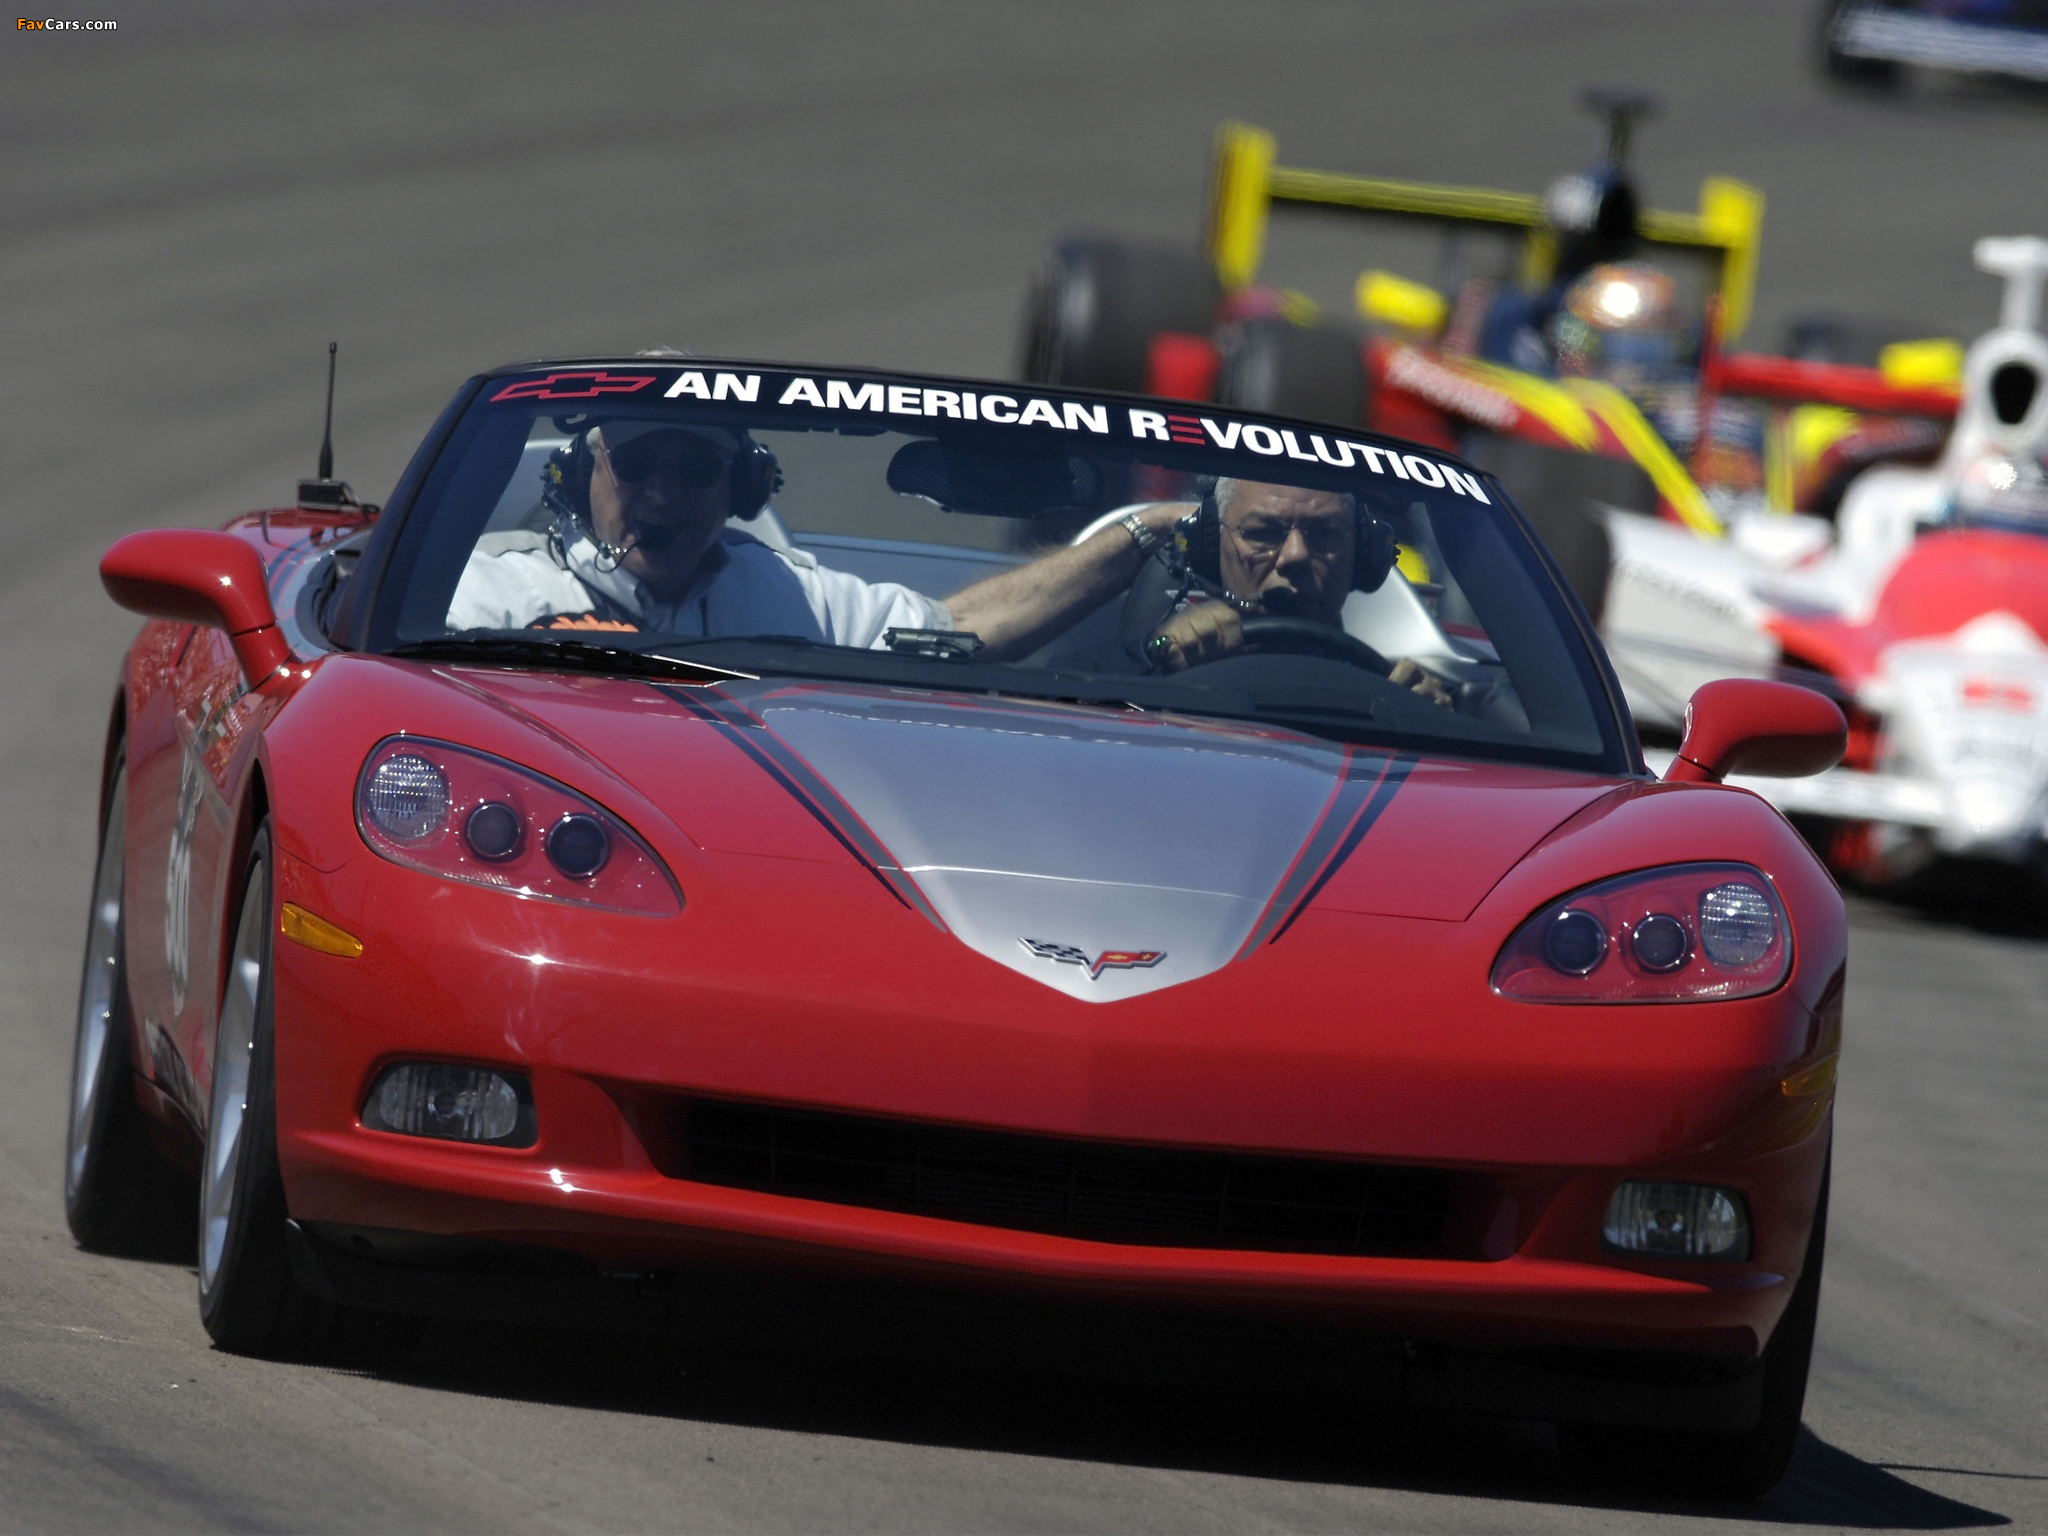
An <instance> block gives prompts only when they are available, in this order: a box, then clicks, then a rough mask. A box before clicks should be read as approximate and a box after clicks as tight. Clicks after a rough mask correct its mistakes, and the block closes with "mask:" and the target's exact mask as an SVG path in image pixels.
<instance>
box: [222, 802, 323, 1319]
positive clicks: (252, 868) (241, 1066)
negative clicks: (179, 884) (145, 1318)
mask: <svg viewBox="0 0 2048 1536" xmlns="http://www.w3.org/2000/svg"><path fill="white" fill-rule="evenodd" d="M240 898H241V899H240V901H239V903H238V905H237V906H236V908H235V909H234V910H235V912H236V918H235V926H234V929H233V935H234V937H233V941H232V942H233V948H232V950H231V952H230V954H229V959H228V966H227V981H226V986H225V989H224V991H223V994H222V997H221V1006H220V1024H219V1026H218V1029H217V1032H216V1034H215V1037H214V1052H213V1085H212V1089H211V1091H210V1095H209V1100H210V1107H209V1111H208V1114H207V1124H206V1154H205V1159H204V1161H203V1163H202V1164H201V1167H200V1193H199V1320H200V1321H201V1322H202V1323H203V1324H205V1326H206V1331H207V1332H208V1333H209V1334H210V1335H212V1337H213V1341H214V1343H215V1344H217V1345H218V1346H219V1347H220V1348H222V1349H224V1350H227V1351H228V1352H229V1353H231V1354H238V1355H260V1356H268V1357H272V1358H277V1357H284V1356H289V1355H293V1354H296V1353H299V1352H301V1351H303V1349H304V1348H305V1346H306V1345H307V1344H308V1343H309V1342H310V1341H311V1340H312V1338H313V1337H314V1335H315V1334H316V1333H318V1332H319V1331H320V1330H321V1328H322V1326H323V1325H324V1324H326V1323H328V1322H330V1321H331V1313H332V1308H330V1307H329V1306H327V1304H325V1303H323V1302H320V1301H318V1300H316V1299H315V1298H314V1297H313V1296H311V1295H309V1294H308V1293H307V1292H306V1291H305V1290H303V1289H302V1288H301V1287H300V1286H299V1284H298V1282H297V1281H296V1280H295V1279H294V1278H293V1277H292V1272H291V1262H290V1257H289V1251H288V1249H287V1247H286V1229H285V1221H286V1217H287V1212H286V1208H285V1198H284V1180H283V1177H282V1176H281V1175H280V1173H279V1172H278V1162H277V1073H276V1032H275V1028H274V1021H273V1017H272V992H271V987H272V978H271V946H272V940H273V935H274V934H275V933H276V931H277V923H276V921H275V920H274V917H273V911H274V907H273V898H272V891H271V842H270V828H269V824H268V823H265V824H263V825H262V826H259V827H258V828H257V830H256V833H255V836H254V837H253V838H252V839H251V843H250V850H249V859H248V864H247V866H246V873H245V875H244V877H243V880H242V885H241V891H240Z"/></svg>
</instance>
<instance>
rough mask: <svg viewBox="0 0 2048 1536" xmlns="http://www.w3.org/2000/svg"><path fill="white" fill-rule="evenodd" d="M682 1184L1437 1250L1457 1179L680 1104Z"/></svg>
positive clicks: (1138, 1236)
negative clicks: (682, 1119)
mask: <svg viewBox="0 0 2048 1536" xmlns="http://www.w3.org/2000/svg"><path fill="white" fill-rule="evenodd" d="M684 1113H685V1116H686V1118H685V1122H684V1127H683V1142H684V1147H685V1149H686V1151H687V1154H688V1164H687V1167H686V1168H679V1169H677V1170H675V1171H676V1172H677V1173H679V1174H680V1175H681V1176H682V1177H684V1178H688V1179H693V1180H695V1181H697V1182H699V1183H704V1184H719V1185H724V1186H726V1187H728V1188H734V1189H755V1190H761V1191H764V1192H767V1193H771V1194H778V1195H794V1196H799V1197H801V1198H803V1199H807V1200H827V1201H832V1202H834V1203H836V1204H839V1205H854V1206H865V1207H868V1208H870V1209H875V1210H888V1211H905V1212H910V1213H913V1214H916V1215H920V1216H938V1217H943V1218H945V1219H947V1220H949V1221H966V1222H974V1223H976V1224H978V1225H980V1226H986V1227H1006V1228H1009V1229H1012V1230H1014V1231H1021V1232H1051V1233H1058V1234H1061V1235H1063V1236H1068V1237H1079V1238H1088V1239H1091V1240H1093V1241H1096V1242H1111V1243H1134V1244H1146V1245H1151V1246H1159V1247H1175V1248H1237V1249H1256V1250H1263V1251H1265V1252H1271V1253H1348V1254H1430V1253H1435V1252H1438V1251H1439V1250H1440V1247H1441V1244H1442V1242H1443V1239H1444V1233H1445V1226H1446V1223H1447V1221H1448V1219H1449V1216H1450V1210H1451V1196H1452V1180H1451V1177H1450V1175H1448V1174H1445V1173H1439V1172H1435V1171H1432V1170H1426V1169H1411V1168H1388V1167H1380V1166H1374V1165H1368V1164H1363V1163H1353V1162H1340V1161H1336V1160H1325V1159H1312V1158H1285V1157H1271V1156H1261V1155H1254V1154H1235V1153H1222V1152H1183V1151H1171V1150H1160V1149H1153V1148H1142V1147H1129V1146H1123V1145H1118V1144H1115V1143H1106V1142H1088V1141H1073V1140H1065V1139H1059V1138H1053V1137H1040V1136H1020V1135H1013V1134H1009V1133H1006V1132H996V1131H970V1130H958V1129H952V1128H947V1127H940V1126H929V1125H919V1124H915V1123H913V1122H909V1121H900V1120H885V1119H878V1118H871V1117H866V1116H858V1115H839V1114H819V1113H815V1112H812V1111H806V1110H790V1109H777V1108H770V1107H763V1106H758V1105H748V1104H732V1103H724V1102H719V1101H715V1100H701V1099H700V1100H695V1101H693V1102H691V1103H689V1104H688V1105H687V1106H685V1109H684Z"/></svg>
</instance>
